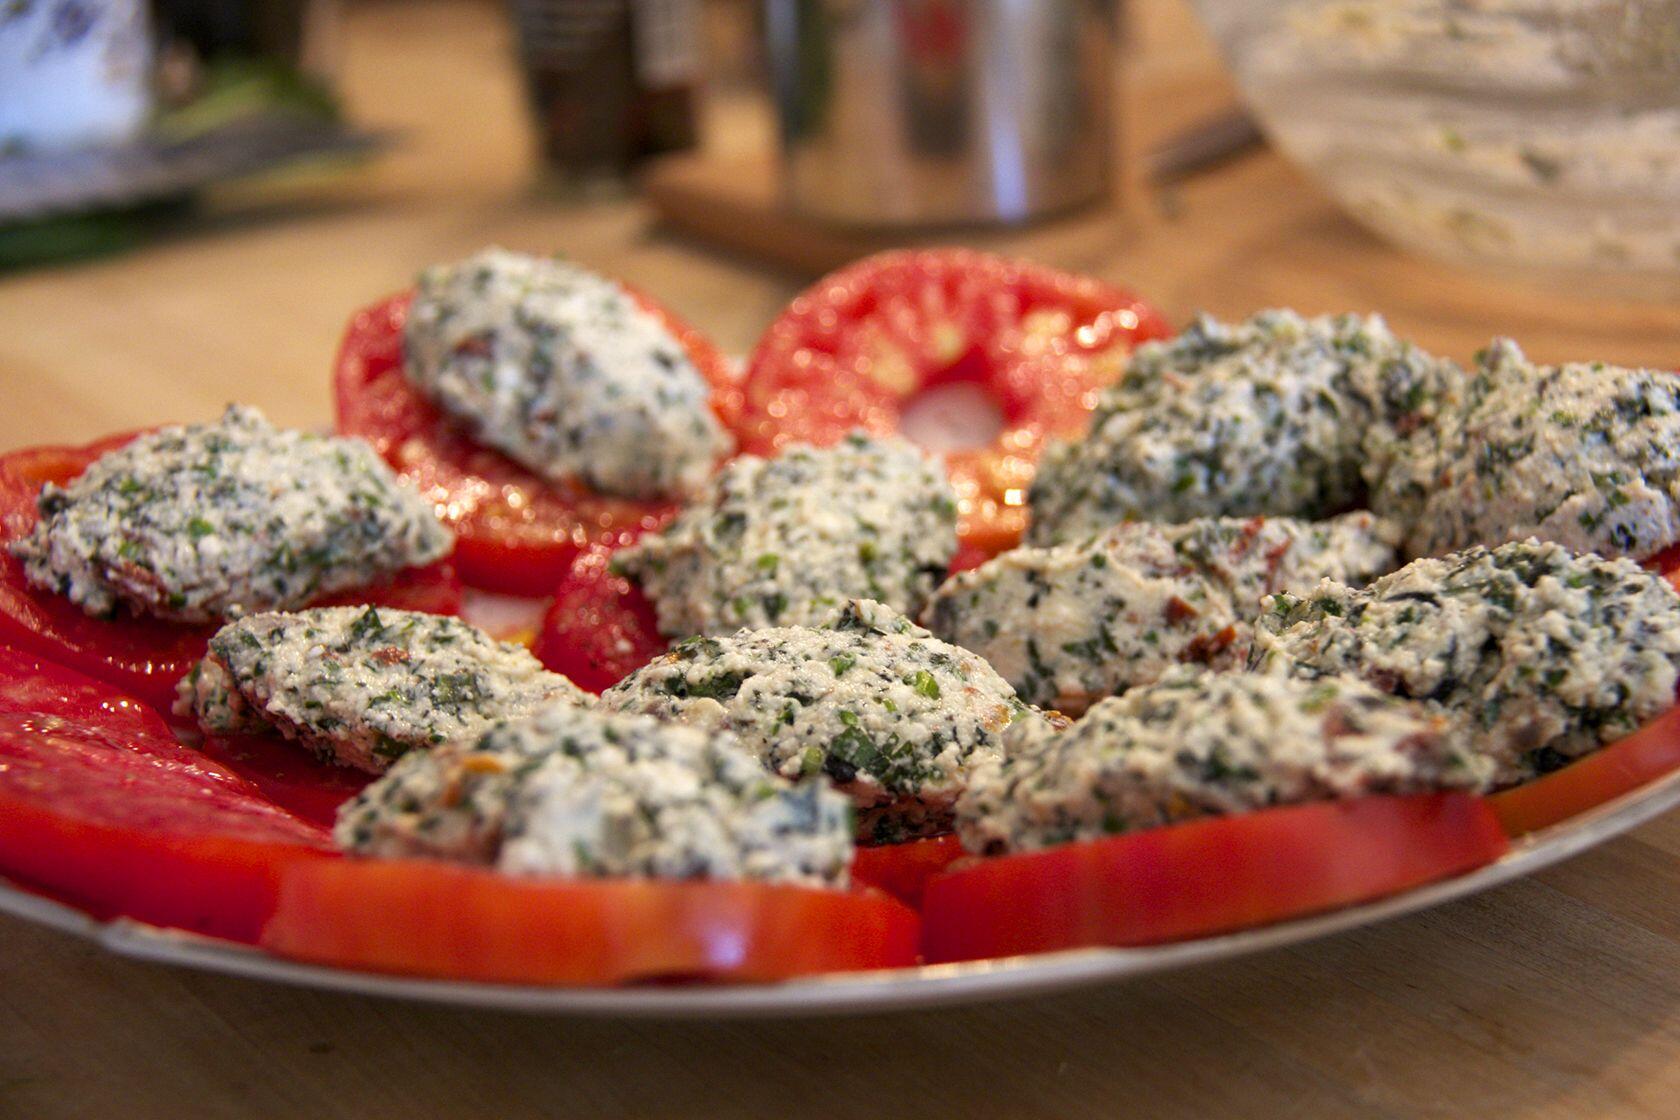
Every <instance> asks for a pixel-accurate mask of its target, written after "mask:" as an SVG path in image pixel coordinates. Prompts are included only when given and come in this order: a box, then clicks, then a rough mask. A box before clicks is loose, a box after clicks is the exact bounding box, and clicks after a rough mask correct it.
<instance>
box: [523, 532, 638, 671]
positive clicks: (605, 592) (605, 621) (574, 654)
mask: <svg viewBox="0 0 1680 1120" xmlns="http://www.w3.org/2000/svg"><path fill="white" fill-rule="evenodd" d="M611 563H612V553H611V550H609V549H607V548H603V547H596V548H592V549H589V550H588V551H586V552H581V553H579V554H578V555H577V556H576V557H575V558H574V559H573V561H572V564H571V567H570V568H569V569H568V570H567V572H566V577H565V579H563V580H561V581H560V585H559V587H557V588H556V589H555V592H554V603H553V605H551V606H550V607H549V609H548V614H547V615H546V616H545V617H544V618H543V622H542V627H541V629H539V630H538V631H537V640H536V644H535V645H534V646H533V647H532V652H533V653H535V654H536V656H537V660H539V661H541V662H542V663H543V664H544V665H546V666H547V667H548V668H549V669H552V670H553V671H554V672H556V673H559V674H561V675H562V676H565V677H569V678H570V679H571V681H572V683H573V684H575V685H577V686H578V687H579V688H587V689H588V690H589V691H591V692H602V691H604V690H606V689H608V688H611V687H612V686H613V685H615V684H617V683H618V682H619V681H621V680H623V679H624V678H625V677H627V676H629V675H630V674H631V673H633V672H635V671H636V670H637V669H640V668H641V667H642V666H643V665H646V664H647V663H648V662H649V661H652V660H653V659H654V658H655V657H658V656H659V655H660V654H662V653H664V652H665V650H666V649H667V648H668V643H667V642H666V641H665V639H664V638H663V637H661V636H660V634H659V624H658V621H657V620H656V618H655V616H654V611H653V604H652V603H650V602H648V600H647V596H645V595H643V594H642V591H641V588H639V587H637V586H636V585H635V584H634V583H632V582H631V581H630V580H629V578H628V577H626V576H621V575H618V574H616V573H615V572H613V570H612V567H611Z"/></svg>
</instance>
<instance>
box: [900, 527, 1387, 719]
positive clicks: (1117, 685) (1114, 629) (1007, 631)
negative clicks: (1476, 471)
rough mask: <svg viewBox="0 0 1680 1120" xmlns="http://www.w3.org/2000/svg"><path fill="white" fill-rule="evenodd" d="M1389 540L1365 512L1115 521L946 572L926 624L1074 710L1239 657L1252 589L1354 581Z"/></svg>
mask: <svg viewBox="0 0 1680 1120" xmlns="http://www.w3.org/2000/svg"><path fill="white" fill-rule="evenodd" d="M1397 539H1398V530H1397V529H1396V527H1395V526H1393V525H1390V524H1388V523H1387V522H1384V521H1380V520H1378V519H1377V518H1375V517H1372V516H1371V515H1370V514H1368V513H1350V514H1345V515H1343V516H1341V517H1337V518H1333V519H1331V520H1329V521H1297V520H1295V519H1293V518H1287V517H1274V518H1259V517H1257V518H1251V519H1248V520H1240V519H1237V518H1198V519H1197V520H1195V521H1187V522H1184V523H1182V524H1178V525H1163V524H1157V523H1154V522H1143V521H1130V522H1123V523H1121V524H1119V525H1116V526H1115V527H1114V528H1112V529H1110V530H1108V531H1107V532H1105V533H1103V534H1101V535H1099V536H1097V537H1095V538H1092V539H1090V540H1087V541H1085V542H1083V543H1081V544H1072V545H1055V546H1052V547H1049V548H1030V547H1029V548H1018V549H1015V550H1014V551H1013V552H1006V553H1004V554H1003V555H1001V556H998V557H997V558H996V559H993V560H990V561H988V562H987V563H985V564H982V565H981V566H980V567H978V568H975V569H972V570H970V571H966V572H961V573H959V574H957V575H956V576H953V577H952V578H951V579H950V580H949V581H948V582H947V583H946V584H945V585H944V586H943V587H941V588H940V589H939V591H938V592H937V593H936V594H935V595H934V598H933V602H932V604H931V605H930V606H929V607H928V610H927V614H926V621H927V625H928V628H929V629H930V630H932V631H933V632H934V633H935V634H937V635H938V636H939V637H941V638H943V639H945V640H946V641H948V642H952V643H954V644H956V645H959V646H962V647H964V648H965V649H970V650H973V651H974V652H975V653H978V654H979V655H980V656H981V657H983V658H985V659H986V660H987V661H988V662H989V663H990V664H991V666H992V668H994V669H996V670H997V671H998V672H999V673H1001V674H1002V675H1003V677H1004V679H1005V680H1007V681H1008V682H1009V683H1010V684H1011V685H1013V686H1014V688H1015V691H1016V693H1018V694H1019V695H1020V697H1021V699H1023V700H1025V701H1027V702H1028V703H1031V704H1038V705H1042V706H1044V707H1050V708H1057V709H1059V710H1061V711H1065V712H1070V713H1074V714H1077V713H1079V712H1082V711H1084V710H1085V708H1086V707H1087V706H1088V705H1090V704H1091V703H1092V702H1094V701H1096V700H1098V699H1100V698H1102V697H1104V696H1109V695H1112V694H1114V693H1119V692H1124V691H1125V690H1126V689H1128V688H1131V687H1133V686H1135V685H1139V684H1147V683H1148V682H1149V681H1152V680H1154V679H1155V678H1157V677H1159V676H1160V675H1161V674H1162V673H1163V672H1165V671H1166V670H1167V669H1168V668H1170V667H1171V666H1173V665H1176V664H1179V663H1183V662H1194V663H1199V664H1204V665H1210V666H1224V667H1235V666H1239V665H1241V664H1242V663H1243V662H1244V660H1245V659H1246V658H1247V656H1248V644H1249V640H1250V637H1251V636H1252V628H1251V626H1250V624H1249V623H1250V620H1251V619H1252V618H1253V617H1254V615H1255V613H1256V612H1257V611H1258V610H1259V607H1260V600H1261V598H1262V597H1264V596H1265V595H1267V594H1270V593H1271V592H1274V591H1280V590H1283V589H1285V588H1288V587H1311V586H1313V585H1314V584H1316V583H1317V582H1318V581H1319V580H1320V579H1323V578H1326V577H1330V578H1335V579H1342V580H1346V581H1349V582H1364V581H1365V580H1367V579H1369V578H1371V577H1372V576H1374V575H1377V574H1379V573H1381V572H1386V571H1389V570H1390V569H1392V568H1393V567H1394V564H1395V554H1394V542H1395V541H1396V540H1397Z"/></svg>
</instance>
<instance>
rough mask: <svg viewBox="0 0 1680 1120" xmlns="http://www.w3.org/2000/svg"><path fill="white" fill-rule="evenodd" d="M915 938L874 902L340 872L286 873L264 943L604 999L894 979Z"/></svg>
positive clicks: (903, 919)
mask: <svg viewBox="0 0 1680 1120" xmlns="http://www.w3.org/2000/svg"><path fill="white" fill-rule="evenodd" d="M917 933H918V922H917V919H916V915H915V913H914V912H913V911H911V910H910V909H909V908H907V907H905V906H904V905H903V904H902V903H899V902H897V901H895V900H894V899H891V898H888V897H887V896H885V895H882V894H876V893H873V892H857V891H828V890H812V889H807V888H801V887H789V886H772V885H766V884H759V883H692V882H690V883H684V882H661V881H656V880H628V879H626V880H617V881H601V882H583V881H561V880H532V879H516V878H512V877H510V876H506V875H500V874H497V873H495V872H493V871H486V870H480V869H477V868H471V867H459V866H454V865H451V864H446V863H438V862H431V861H423V860H363V859H346V860H322V861H319V862H315V863H303V864H297V865H294V866H292V867H289V868H288V869H287V872H286V876H285V879H284V881H283V882H282V884H281V890H280V904H279V907H278V909H277V910H276V911H275V914H274V918H273V920H272V921H270V922H269V924H268V927H267V928H266V929H265V930H264V931H263V935H262V944H263V945H264V946H266V947H267V948H269V949H271V950H273V951H274V952H277V953H280V954H283V955H285V956H289V957H296V958H299V959H302V960H308V961H316V962H319V963H322V964H331V965H338V966H341V967H345V968H360V969H371V970H376V971H381V972H396V973H405V974H409V975H418V976H436V977H447V978H450V979H458V980H481V981H492V982H499V983H526V984H579V985H608V984H624V983H631V982H636V981H651V980H673V979H705V980H728V981H768V980H782V979H786V978H788V977H791V976H800V975H805V974H809V973H819V972H844V971H857V970H861V969H877V968H897V967H902V966H906V965H910V964H913V963H915V960H916V939H917Z"/></svg>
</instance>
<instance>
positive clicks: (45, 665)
mask: <svg viewBox="0 0 1680 1120" xmlns="http://www.w3.org/2000/svg"><path fill="white" fill-rule="evenodd" d="M0 714H6V715H36V716H54V717H57V718H59V719H63V720H66V721H68V722H71V723H77V722H82V723H87V724H89V725H91V726H94V727H99V728H102V729H104V730H106V731H109V732H111V733H112V734H114V735H122V736H124V737H126V738H130V739H155V740H158V741H159V742H163V743H168V744H170V745H171V746H174V744H175V738H174V736H173V735H171V734H170V732H169V726H168V725H167V724H166V723H164V721H163V717H162V716H160V715H158V713H157V712H156V711H154V710H153V709H151V708H149V707H147V706H146V705H144V704H142V703H140V701H138V700H135V699H134V698H133V697H130V696H125V695H123V694H122V693H120V692H118V691H117V690H115V689H114V688H112V687H111V686H110V685H107V684H102V683H100V682H99V681H96V680H94V679H93V678H91V677H85V676H83V675H82V674H81V673H78V672H75V671H73V670H71V669H66V668H64V667H63V666H61V665H55V664H54V663H53V662H51V661H48V660H46V659H45V658H43V657H39V656H36V655H35V654H32V653H28V652H25V651H24V650H20V649H12V648H10V647H8V646H4V645H0Z"/></svg>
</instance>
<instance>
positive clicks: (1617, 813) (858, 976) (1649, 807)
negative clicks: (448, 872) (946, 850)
mask: <svg viewBox="0 0 1680 1120" xmlns="http://www.w3.org/2000/svg"><path fill="white" fill-rule="evenodd" d="M1676 805H1680V772H1676V773H1673V774H1670V775H1668V776H1667V777H1665V778H1663V779H1661V780H1660V781H1657V782H1654V783H1652V784H1651V785H1648V786H1646V787H1645V788H1643V789H1640V790H1636V791H1634V792H1633V793H1630V794H1628V795H1626V796H1624V797H1621V798H1618V799H1617V800H1615V801H1612V802H1610V803H1608V804H1606V805H1602V806H1600V807H1599V808H1597V809H1594V810H1593V811H1591V812H1589V813H1585V814H1582V815H1581V816H1579V817H1576V818H1575V819H1573V820H1570V821H1566V822H1565V823H1563V824H1560V825H1558V826H1556V827H1554V828H1551V829H1548V830H1546V831H1545V832H1543V833H1540V834H1538V835H1536V836H1535V837H1533V838H1531V839H1529V840H1526V841H1524V842H1522V843H1520V844H1518V845H1517V846H1515V847H1514V848H1513V849H1512V851H1511V852H1510V853H1509V854H1507V855H1506V856H1505V857H1504V858H1503V859H1501V860H1499V861H1498V862H1497V863H1493V864H1490V865H1488V866H1487V867H1483V868H1481V869H1479V870H1477V871H1473V872H1471V873H1470V874H1468V875H1462V876H1460V877H1458V878H1456V879H1449V880H1446V881H1445V882H1441V883H1435V884H1432V885H1430V886H1426V887H1420V888H1418V889H1417V890H1413V891H1408V892H1407V893H1405V894H1402V895H1397V896H1395V897H1393V898H1388V899H1383V900H1381V901H1378V902H1373V903H1369V904H1367V905H1364V906H1355V907H1350V908H1348V909H1345V910H1338V911H1335V912H1333V913H1329V914H1321V915H1318V916H1316V917H1311V918H1303V919H1300V920H1298V921H1293V922H1284V923H1281V924H1278V925H1274V926H1267V927H1265V928H1263V929H1256V930H1248V931H1246V932H1243V933H1233V934H1227V935H1225V936H1222V937H1208V938H1202V939H1201V940H1197V941H1184V942H1179V943H1176V944H1172V945H1158V946H1153V947H1150V948H1143V949H1080V950H1075V951H1070V952H1061V953H1046V954H1042V955H1038V956H1031V957H1009V958H1004V959H1000V960H994V961H981V962H977V963H973V964H960V965H933V966H929V967H925V968H909V969H898V970H894V971H890V972H866V973H849V974H837V975H833V976H827V977H816V978H812V979H807V980H796V981H789V982H786V983H781V984H756V985H738V986H721V985H720V986H713V987H703V986H697V985H685V986H670V987H641V988H605V989H602V988H560V987H538V986H528V985H511V984H479V983H466V982H459V981H447V980H422V979H413V978H410V977H402V976H386V975H380V974H377V973H369V972H354V971H349V970H346V969H335V968H324V967H321V966H318V965H308V964H298V963H296V962H294V961H287V960H282V959H280V958H278V957H274V956H270V955H269V954H267V953H264V952H261V951H260V950H257V949H251V948H247V947H245V946H242V945H234V944H230V943H228V942H223V941H215V940H212V939H209V938H203V937H196V936H193V935H191V934H182V933H177V932H173V931H170V930H163V929H158V928H156V927H153V926H148V925H143V924H141V923H138V922H131V921H126V920H119V921H114V922H98V921H95V920H94V919H92V918H90V917H88V916H87V915H85V914H83V913H82V912H80V911H79V910H75V909H72V908H71V907H68V906H64V905H61V904H59V903H57V902H53V901H51V900H49V899H45V898H42V897H41V896H39V895H35V894H31V893H29V892H27V891H24V890H20V889H18V888H15V887H12V886H10V885H7V884H5V883H4V881H0V911H3V912H5V913H9V914H12V915H15V916H17V917H20V918H23V919H26V920H28V921H33V922H38V923H40V924H42V925H47V926H51V927H53V928H55V929H59V930H63V931H65V932H67V933H71V934H75V935H77V936H79V937H85V938H87V939H89V940H91V941H94V942H97V943H98V944H99V945H101V946H103V947H104V948H105V949H106V950H108V951H110V952H112V953H116V954H118V955H119V956H124V957H132V958H135V959H137V960H146V961H156V962H161V963H165V964H173V965H181V966H185V967H189V968H201V969H205V970H208V971H211V972H223V973H228V974H230V975H235V976H246V977H251V978H254V979H258V980H268V981H272V982H274V983H281V984H298V985H302V986H305V987H311V988H323V989H328V990H332V991H341V992H356V993H361V994H364V995H375V996H388V997H394V998H400V999H412V1000H422V1001H426V1002H431V1003H444V1004H456V1005H460V1006H466V1007H484V1008H499V1009H503V1010H513V1011H526V1012H532V1013H536V1014H550V1015H596V1016H614V1017H626V1018H629V1017H637V1018H702V1017H703V1018H713V1019H721V1018H745V1017H769V1016H799V1015H831V1014H846V1013H861V1012H871V1011H889V1010H899V1009H908V1008H922V1007H936V1006H941V1005H946V1004H956V1003H973V1002H978V1001H982V1000H992V999H1003V998H1009V997H1017V996H1026V995H1033V994H1040V993H1045V992H1054V991H1059V990H1062V989H1067V988H1078V987H1086V986H1089V985H1093V984H1100V983H1112V982H1115V981H1119V980H1125V979H1129V978H1131V977H1136V976H1146V975H1149V974H1151V973H1156V972H1162V971H1165V970H1167V969H1173V968H1184V967H1187V966H1190V965H1197V964H1206V963H1210V962H1213V961H1222V960H1229V959H1230V958H1232V957H1238V956H1242V955H1244V954H1248V953H1257V952H1260V951H1262V950H1265V949H1272V948H1276V947H1278V946H1282V945H1292V944H1295V943H1296V942H1300V941H1306V940H1308V939H1310V938H1315V937H1323V936H1325V935H1327V934H1331V933H1338V932H1341V931H1343V930H1348V929H1353V928H1355V927H1358V926H1364V925H1370V924H1372V923H1373V922H1379V921H1384V920H1386V919H1388V918H1394V917H1399V916H1400V915H1402V914H1410V913H1414V912H1416V911H1418V910H1423V909H1425V908H1427V907H1430V906H1436V905H1439V904H1440V903H1443V902H1447V901H1450V900H1452V899H1455V898H1462V897H1464V896H1465V895H1470V894H1475V893H1476V892H1478V891H1484V890H1487V889H1488V888H1489V887H1494V886H1498V885H1499V884H1501V883H1507V882H1510V881H1511V880H1512V879H1516V878H1518V877H1520V876H1523V875H1527V874H1528V873H1529V872H1531V871H1536V870H1539V869H1540V868H1542V867H1546V866H1548V865H1549V864H1553V863H1557V862H1558V861H1560V860H1563V859H1567V858H1569V857H1570V856H1573V855H1576V854H1578V853H1580V852H1583V851H1585V850H1586V849H1588V848H1590V847H1592V846H1594V845H1596V844H1599V843H1602V842H1603V841H1605V840H1608V839H1610V838H1611V837H1614V836H1619V835H1620V834H1622V833H1624V832H1626V831H1628V830H1629V829H1631V828H1634V827H1636V826H1638V825H1640V824H1643V823H1645V822H1646V821H1648V820H1650V819H1651V818H1653V817H1655V816H1657V815H1658V814H1660V813H1663V812H1665V811H1667V810H1668V809H1671V808H1673V807H1674V806H1676Z"/></svg>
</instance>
